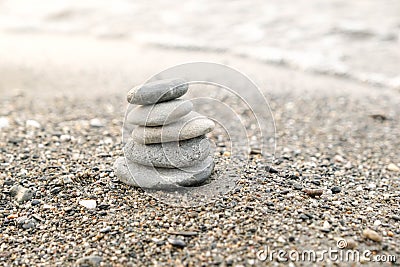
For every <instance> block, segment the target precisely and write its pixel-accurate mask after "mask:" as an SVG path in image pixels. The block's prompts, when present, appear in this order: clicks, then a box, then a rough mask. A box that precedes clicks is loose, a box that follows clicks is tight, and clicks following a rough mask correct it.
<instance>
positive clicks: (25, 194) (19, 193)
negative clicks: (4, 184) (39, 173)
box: [10, 185, 33, 203]
mask: <svg viewBox="0 0 400 267" xmlns="http://www.w3.org/2000/svg"><path fill="white" fill-rule="evenodd" d="M10 195H11V196H12V197H14V198H15V200H16V201H18V202H19V203H23V202H25V201H28V200H30V199H31V198H32V197H33V192H32V190H30V189H28V188H25V187H23V186H21V185H14V186H13V187H11V189H10Z"/></svg>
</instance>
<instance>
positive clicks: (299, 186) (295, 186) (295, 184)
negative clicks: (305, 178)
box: [293, 183, 303, 190]
mask: <svg viewBox="0 0 400 267" xmlns="http://www.w3.org/2000/svg"><path fill="white" fill-rule="evenodd" d="M293 188H294V189H296V190H302V189H303V186H302V185H301V184H299V183H294V184H293Z"/></svg>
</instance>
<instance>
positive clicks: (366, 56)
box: [0, 0, 400, 88]
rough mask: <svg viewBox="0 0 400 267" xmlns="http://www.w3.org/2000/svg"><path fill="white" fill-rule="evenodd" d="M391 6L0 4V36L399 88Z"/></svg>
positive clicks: (52, 0)
mask: <svg viewBox="0 0 400 267" xmlns="http://www.w3.org/2000/svg"><path fill="white" fill-rule="evenodd" d="M399 14H400V1H398V0H382V1H373V0H360V1H345V0H330V1H326V0H298V1H290V0H275V1H265V0H252V1H239V0H235V1H228V0H215V1H205V0H186V1H165V0H153V1H144V0H137V1H129V0H114V1H107V0H85V1H67V0H64V1H57V0H32V1H23V0H0V31H6V32H14V33H18V32H30V33H32V32H39V33H41V32H46V33H55V34H75V35H77V34H85V35H87V34H89V35H93V36H95V37H98V38H126V39H132V40H135V41H140V42H143V43H145V44H149V45H158V46H163V47H168V48H173V49H188V50H206V51H207V50H210V51H216V52H225V53H232V54H234V55H239V56H243V57H249V58H252V59H255V60H260V61H263V62H266V63H272V64H279V65H283V66H287V67H291V68H297V69H300V70H304V71H311V72H316V73H324V74H329V75H339V76H343V77H347V78H350V79H354V80H357V81H362V82H367V83H371V84H374V85H378V86H384V87H391V88H400V74H399V70H400V49H399V47H400V46H399V44H400V16H399Z"/></svg>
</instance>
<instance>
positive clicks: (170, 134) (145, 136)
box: [132, 111, 215, 144]
mask: <svg viewBox="0 0 400 267" xmlns="http://www.w3.org/2000/svg"><path fill="white" fill-rule="evenodd" d="M214 127H215V124H214V122H213V121H212V120H210V119H208V118H207V117H205V116H202V115H200V114H199V113H197V112H194V111H192V112H190V113H189V114H188V115H186V116H185V117H183V118H182V119H180V120H179V121H177V122H174V123H171V124H168V125H164V126H155V127H144V126H136V128H135V129H134V130H133V132H132V139H133V140H134V141H135V142H137V143H141V144H154V143H165V142H171V141H180V140H187V139H191V138H195V137H198V136H202V135H205V134H206V133H209V132H211V131H212V130H213V129H214Z"/></svg>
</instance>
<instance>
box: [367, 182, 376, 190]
mask: <svg viewBox="0 0 400 267" xmlns="http://www.w3.org/2000/svg"><path fill="white" fill-rule="evenodd" d="M368 188H369V189H375V188H376V184H374V183H370V184H368Z"/></svg>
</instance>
